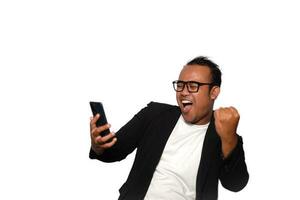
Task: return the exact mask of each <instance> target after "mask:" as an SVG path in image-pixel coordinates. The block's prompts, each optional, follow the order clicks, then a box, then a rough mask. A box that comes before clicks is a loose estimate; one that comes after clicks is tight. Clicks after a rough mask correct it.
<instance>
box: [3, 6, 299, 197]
mask: <svg viewBox="0 0 300 200" xmlns="http://www.w3.org/2000/svg"><path fill="white" fill-rule="evenodd" d="M296 2H297V1H287V0H285V1H274V0H272V1H262V0H260V1H259V0H251V1H238V0H236V1H234V0H229V1H214V0H209V1H187V0H185V1H174V0H172V1H171V0H169V1H167V0H159V1H154V0H152V1H138V0H136V1H133V0H127V1H121V0H119V1H116V0H110V1H95V0H94V1H79V0H77V1H67V0H59V1H58V0H52V1H33V0H30V1H14V0H10V1H8V0H7V1H5V0H4V1H1V2H0V93H1V97H0V102H1V103H0V134H1V138H0V162H1V164H0V188H1V189H0V199H5V200H10V199H43V200H44V199H49V200H50V199H51V200H53V199H101V200H102V199H105V200H106V199H108V200H113V199H117V197H118V188H119V187H120V186H121V184H122V183H123V182H124V181H125V180H126V178H127V175H128V172H129V170H130V167H131V164H132V161H133V158H134V155H131V156H129V157H128V159H126V160H124V161H122V162H119V163H112V164H106V163H101V162H98V161H95V160H90V159H89V158H88V152H89V147H90V139H89V117H90V116H91V111H90V107H89V104H88V102H89V101H90V100H94V101H102V102H103V103H104V105H105V109H106V113H107V118H108V119H109V122H110V123H111V124H112V130H115V131H117V130H118V129H119V128H120V127H121V126H122V125H124V124H125V123H126V122H127V121H128V120H129V119H130V118H131V117H132V116H133V115H134V114H135V113H136V112H138V111H139V110H140V109H141V108H143V107H144V106H146V104H147V103H148V102H150V101H158V102H164V103H169V104H176V101H175V94H174V91H173V89H172V85H171V81H173V80H175V79H177V76H178V73H179V71H180V70H181V67H182V66H183V65H184V64H185V63H186V62H187V61H189V60H190V59H192V58H194V57H196V56H199V55H206V56H209V58H211V59H212V60H213V61H215V62H216V63H217V64H219V65H220V67H221V69H222V71H223V85H222V93H221V95H220V96H219V98H218V100H217V102H216V107H219V106H230V105H233V106H235V107H236V108H238V110H239V111H240V114H241V120H240V124H239V129H238V132H239V133H240V134H241V135H242V136H243V138H244V148H245V152H246V161H247V164H248V169H249V172H250V181H249V183H248V185H247V187H246V188H245V189H244V190H243V191H241V192H239V193H232V192H229V191H226V190H224V189H223V188H222V187H221V186H220V192H219V197H220V198H219V199H220V200H227V199H230V200H234V199H238V200H240V199H242V200H244V199H245V200H246V199H251V200H252V199H299V194H298V193H299V192H298V190H299V186H297V185H298V181H299V178H300V176H299V168H300V164H299V153H298V152H299V141H298V139H299V137H298V134H299V128H298V127H299V126H298V124H299V121H298V119H299V117H298V115H299V114H298V113H299V100H300V98H299V95H298V94H299V89H298V86H299V81H298V80H299V76H298V73H299V70H298V68H299V64H300V61H299V52H300V37H299V35H300V29H299V20H298V19H299V18H300V14H299V6H298V5H297V3H296Z"/></svg>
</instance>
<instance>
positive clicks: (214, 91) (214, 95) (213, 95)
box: [210, 86, 220, 100]
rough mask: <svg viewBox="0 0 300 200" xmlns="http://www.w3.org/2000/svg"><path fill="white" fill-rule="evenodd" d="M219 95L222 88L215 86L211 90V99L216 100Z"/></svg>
mask: <svg viewBox="0 0 300 200" xmlns="http://www.w3.org/2000/svg"><path fill="white" fill-rule="evenodd" d="M219 93H220V87H219V86H213V88H211V90H210V98H211V99H212V100H216V99H217V97H218V95H219Z"/></svg>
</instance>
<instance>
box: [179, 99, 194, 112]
mask: <svg viewBox="0 0 300 200" xmlns="http://www.w3.org/2000/svg"><path fill="white" fill-rule="evenodd" d="M181 103H182V106H183V112H184V113H186V112H188V111H190V109H191V108H192V105H193V102H192V101H190V100H182V101H181Z"/></svg>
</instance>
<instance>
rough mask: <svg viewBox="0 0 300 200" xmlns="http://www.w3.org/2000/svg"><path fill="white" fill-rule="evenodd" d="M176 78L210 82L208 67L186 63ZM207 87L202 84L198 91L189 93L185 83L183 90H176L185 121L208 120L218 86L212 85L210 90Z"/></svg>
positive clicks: (200, 122)
mask: <svg viewBox="0 0 300 200" xmlns="http://www.w3.org/2000/svg"><path fill="white" fill-rule="evenodd" d="M178 80H181V81H197V82H200V83H211V73H210V69H209V68H208V67H207V66H201V65H186V66H184V67H183V69H182V70H181V73H180V75H179V79H178ZM209 88H210V86H209V85H202V86H200V87H199V90H198V92H196V93H190V92H189V91H188V88H187V85H185V87H184V90H183V91H181V92H176V99H177V103H178V105H179V107H180V109H181V113H182V116H183V118H184V120H185V121H186V122H188V123H192V124H198V125H200V124H206V123H208V122H209V121H210V118H211V115H212V110H213V103H214V100H215V99H216V98H217V96H218V94H219V91H220V90H219V89H220V88H219V87H217V86H213V88H212V89H211V91H210V89H209Z"/></svg>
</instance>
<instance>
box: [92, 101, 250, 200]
mask: <svg viewBox="0 0 300 200" xmlns="http://www.w3.org/2000/svg"><path fill="white" fill-rule="evenodd" d="M180 115H181V112H180V109H179V107H178V106H171V105H167V104H161V103H154V102H151V103H149V104H148V106H147V107H145V108H143V109H142V110H141V111H140V112H139V113H138V114H136V115H135V116H134V117H133V118H132V119H131V120H130V121H129V122H128V123H127V124H126V125H125V126H123V127H122V128H121V129H120V130H119V131H118V132H117V133H116V137H117V139H118V140H117V143H116V144H115V145H114V146H113V147H111V148H110V149H107V150H105V152H104V153H103V154H102V155H100V156H98V155H96V154H95V152H94V151H93V150H92V149H91V150H90V158H91V159H98V160H101V161H104V162H114V161H120V160H122V159H124V158H126V156H127V155H128V154H130V153H131V152H133V151H134V150H135V149H137V151H136V156H135V160H134V163H133V166H132V169H131V171H130V173H129V176H128V178H127V181H126V182H125V183H124V184H123V186H122V187H121V188H120V190H119V191H120V197H119V200H141V199H144V197H145V195H146V192H147V190H148V187H149V184H150V182H151V179H152V176H153V173H154V171H155V168H156V166H157V164H158V162H159V160H160V157H161V155H162V153H163V150H164V147H165V145H166V143H167V140H168V138H169V136H170V134H171V132H172V130H173V128H174V127H175V125H176V123H177V121H178V118H179V117H180ZM242 144H243V143H242V138H241V137H240V136H239V140H238V144H237V146H236V148H235V149H234V150H233V151H232V152H231V154H230V155H229V156H228V157H227V158H226V159H225V160H223V158H222V149H221V140H220V138H219V136H218V135H217V133H216V130H215V125H214V118H213V117H212V119H211V123H210V125H209V127H208V130H207V132H206V135H205V139H204V143H203V149H202V155H201V161H200V165H199V169H198V174H197V182H196V200H200V199H201V200H216V199H217V198H218V181H219V180H220V181H221V184H222V185H223V187H225V188H226V189H228V190H231V191H240V190H241V189H243V188H244V187H245V186H246V184H247V182H248V179H249V174H248V171H247V167H246V163H245V158H244V151H243V145H242Z"/></svg>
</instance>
